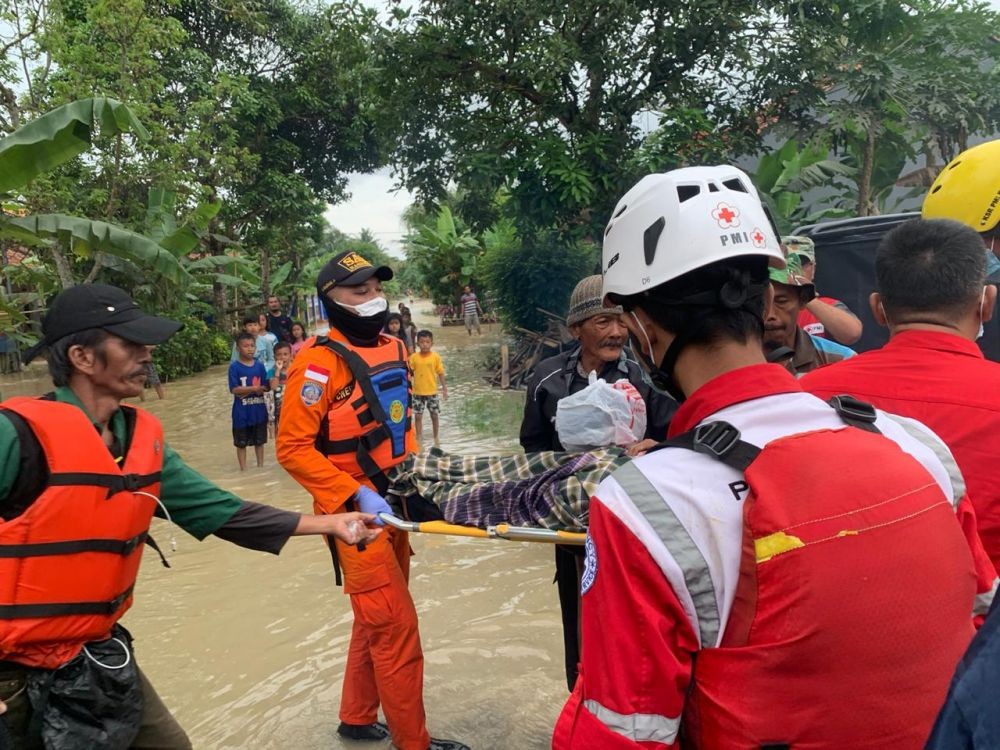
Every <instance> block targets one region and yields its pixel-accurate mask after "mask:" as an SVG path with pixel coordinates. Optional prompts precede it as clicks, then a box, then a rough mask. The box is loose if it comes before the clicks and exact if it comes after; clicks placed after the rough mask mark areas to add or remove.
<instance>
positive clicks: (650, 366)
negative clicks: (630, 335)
mask: <svg viewBox="0 0 1000 750" xmlns="http://www.w3.org/2000/svg"><path fill="white" fill-rule="evenodd" d="M629 315H631V316H632V320H634V321H635V324H636V325H637V326H638V327H639V331H641V332H642V337H643V338H644V339H646V348H647V349H648V350H649V354H648V355H646V354H643V352H642V347H637V348H638V349H639V351H637V352H636V356H637V357H638V358H639V360H640V361H641V362H642V364H644V365H645V368H644V369H645V370H646V374H647V375H649V380H650V382H651V383H652V384H653V385H654V386H655V387H656V388H658V389H660V390H661V391H666V392H667V393H669V394H670V395H671V396H673V397H674V399H675V400H676V401H677V402H678V403H679V402H681V401H683V400H684V399H685V398H687V396H685V395H684V391H682V390H681V389H680V387H679V386H678V385H677V383H676V382H674V379H673V370H674V365H676V364H677V358H678V357H679V356H680V354H681V349H682V348H684V345H685V344H687V342H688V339H689V338H691V331H690V329H688V330H686V331H684V332H681V333H679V334H677V336H675V337H674V340H673V341H671V342H670V345H669V346H668V347H667V351H666V352H664V354H663V360H662V361H661V362H660V364H657V363H656V361H655V359H654V357H655V356H656V355H655V354H654V353H653V344H652V342H651V341H650V340H649V334H648V333H646V327H645V326H644V325H643V324H642V321H640V320H639V318H638V317H637V316H636V314H635V312H633V311H629Z"/></svg>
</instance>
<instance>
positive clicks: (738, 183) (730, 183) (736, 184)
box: [722, 177, 750, 193]
mask: <svg viewBox="0 0 1000 750" xmlns="http://www.w3.org/2000/svg"><path fill="white" fill-rule="evenodd" d="M722 184H723V185H725V186H726V187H727V188H729V189H730V190H733V191H735V192H737V193H749V192H750V191H749V190H747V186H746V185H744V184H743V180H741V179H738V178H736V177H733V178H732V179H731V180H723V181H722Z"/></svg>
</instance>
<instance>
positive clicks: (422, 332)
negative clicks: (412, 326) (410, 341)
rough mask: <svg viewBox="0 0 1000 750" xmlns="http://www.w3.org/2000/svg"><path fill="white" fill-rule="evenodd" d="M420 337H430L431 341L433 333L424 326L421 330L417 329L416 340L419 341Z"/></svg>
mask: <svg viewBox="0 0 1000 750" xmlns="http://www.w3.org/2000/svg"><path fill="white" fill-rule="evenodd" d="M420 339H430V340H431V341H433V340H434V334H433V333H431V332H430V331H428V330H427V329H426V328H424V329H423V330H420V331H417V341H419V340H420Z"/></svg>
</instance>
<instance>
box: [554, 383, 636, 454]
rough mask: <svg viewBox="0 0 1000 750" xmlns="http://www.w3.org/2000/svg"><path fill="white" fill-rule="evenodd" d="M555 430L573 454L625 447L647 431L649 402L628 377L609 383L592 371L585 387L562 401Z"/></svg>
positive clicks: (561, 441)
mask: <svg viewBox="0 0 1000 750" xmlns="http://www.w3.org/2000/svg"><path fill="white" fill-rule="evenodd" d="M556 432H557V433H558V434H559V442H560V443H562V444H563V448H565V449H566V450H567V451H570V452H572V453H579V452H583V451H588V450H593V449H594V448H607V447H609V446H611V445H618V446H621V447H625V446H627V445H631V444H632V443H636V442H638V441H640V440H642V439H643V437H644V436H645V434H646V402H645V401H643V400H642V396H640V395H639V391H637V390H636V388H635V386H634V385H632V384H631V383H630V382H628V381H627V380H619V381H617V382H615V383H612V384H611V385H608V383H607V382H605V381H604V380H599V379H598V377H597V373H596V372H592V373H590V384H589V385H588V386H587V387H586V388H584V389H583V390H582V391H578V392H576V393H574V394H573V395H571V396H566V397H565V398H563V399H560V400H559V403H558V404H557V405H556Z"/></svg>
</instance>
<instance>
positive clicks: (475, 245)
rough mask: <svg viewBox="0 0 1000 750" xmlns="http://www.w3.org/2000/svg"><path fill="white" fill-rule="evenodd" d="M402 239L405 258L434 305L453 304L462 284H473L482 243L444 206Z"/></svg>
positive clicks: (481, 252) (481, 251) (482, 250)
mask: <svg viewBox="0 0 1000 750" xmlns="http://www.w3.org/2000/svg"><path fill="white" fill-rule="evenodd" d="M414 229H415V231H414V232H413V233H411V234H409V235H408V236H407V237H406V246H407V259H408V260H409V261H410V262H411V263H413V265H414V266H415V268H416V269H417V272H418V273H419V274H420V275H421V277H422V279H423V284H422V285H421V286H422V287H423V288H425V289H426V290H427V291H428V292H430V294H431V298H432V299H433V301H434V303H435V304H439V305H447V304H453V303H454V302H455V301H456V299H457V298H458V296H459V295H460V294H461V289H462V287H463V286H464V285H466V284H471V283H473V282H474V281H475V278H476V276H477V271H478V268H479V263H480V260H481V258H482V256H483V252H484V247H483V243H482V242H481V241H480V240H479V239H477V238H476V237H475V235H473V234H472V232H471V231H469V229H468V228H467V227H466V226H465V224H464V223H463V222H462V221H461V220H459V219H456V218H455V216H453V215H452V212H451V209H450V208H449V207H448V206H447V205H443V206H441V208H440V209H438V211H437V213H436V215H433V216H428V217H427V218H426V220H425V222H424V223H421V224H419V225H417V226H416V227H415V228H414Z"/></svg>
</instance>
